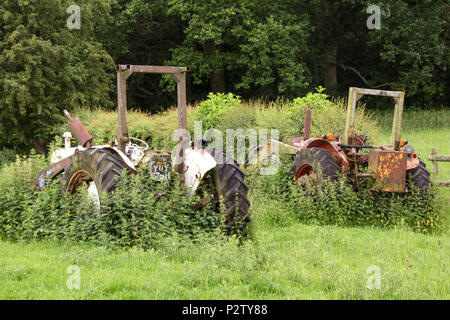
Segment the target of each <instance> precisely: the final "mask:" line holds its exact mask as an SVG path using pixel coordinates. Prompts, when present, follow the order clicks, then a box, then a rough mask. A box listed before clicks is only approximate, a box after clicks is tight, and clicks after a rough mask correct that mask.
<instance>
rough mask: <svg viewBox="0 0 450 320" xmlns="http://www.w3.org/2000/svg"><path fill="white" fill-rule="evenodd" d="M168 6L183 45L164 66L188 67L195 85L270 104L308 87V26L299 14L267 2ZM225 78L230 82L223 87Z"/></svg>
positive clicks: (185, 0) (180, 0) (180, 1)
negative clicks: (180, 25)
mask: <svg viewBox="0 0 450 320" xmlns="http://www.w3.org/2000/svg"><path fill="white" fill-rule="evenodd" d="M170 3H171V5H172V12H174V13H176V14H178V15H179V16H180V17H181V19H182V20H183V21H185V23H186V28H185V29H184V33H185V35H186V36H185V39H184V41H183V42H182V43H181V44H179V45H178V46H177V47H176V48H175V49H174V50H173V54H172V59H171V60H170V63H172V64H183V65H186V64H187V65H189V66H190V67H191V70H192V77H193V80H194V83H195V84H202V83H208V82H209V83H210V85H211V86H210V87H211V90H214V89H215V88H216V89H217V88H220V87H221V86H222V85H223V86H224V87H225V90H226V89H228V90H239V91H240V92H242V93H244V94H245V95H247V96H252V97H255V96H267V97H270V98H275V97H276V96H277V95H278V94H286V95H287V96H292V95H294V94H296V93H297V91H298V90H299V89H304V88H305V87H307V86H308V84H309V78H310V75H309V70H308V67H307V66H306V65H305V63H304V58H305V55H306V54H307V51H306V50H305V48H306V39H307V38H308V36H309V34H310V29H309V22H308V19H307V17H305V15H303V14H292V6H290V5H288V4H287V3H279V2H273V1H267V0H264V1H259V2H253V1H246V0H233V1H224V0H220V1H215V2H211V1H204V0H201V1H198V0H196V1H192V0H172V1H170ZM225 72H226V73H227V74H229V75H230V76H231V79H232V81H231V83H230V85H228V86H227V84H226V81H227V79H230V78H229V77H225V76H224V73H225ZM216 84H218V85H216ZM256 92H257V94H255V93H256Z"/></svg>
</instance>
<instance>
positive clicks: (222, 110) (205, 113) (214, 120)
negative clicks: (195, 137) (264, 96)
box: [197, 92, 241, 130]
mask: <svg viewBox="0 0 450 320" xmlns="http://www.w3.org/2000/svg"><path fill="white" fill-rule="evenodd" d="M240 104H241V99H240V97H239V96H236V95H234V94H232V93H226V94H225V93H212V92H210V93H209V94H208V99H207V100H204V101H202V102H201V103H200V105H199V106H198V110H197V120H200V121H202V124H203V128H204V129H205V130H207V129H211V128H216V127H217V126H218V124H219V123H220V121H221V119H222V117H223V116H224V114H226V113H227V112H229V111H230V109H231V108H232V107H234V106H239V105H240Z"/></svg>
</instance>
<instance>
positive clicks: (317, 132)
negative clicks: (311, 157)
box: [285, 87, 379, 141]
mask: <svg viewBox="0 0 450 320" xmlns="http://www.w3.org/2000/svg"><path fill="white" fill-rule="evenodd" d="M316 90H317V92H315V93H308V94H307V95H306V96H305V97H302V98H296V99H294V101H293V103H292V105H291V106H290V107H289V108H288V110H286V112H285V117H286V124H287V125H289V127H290V128H292V130H290V131H288V134H289V135H298V133H299V132H303V131H304V118H305V111H306V108H307V106H308V105H310V106H311V111H312V117H311V137H320V136H321V135H322V134H327V133H335V134H336V133H343V132H344V128H345V121H346V115H347V104H346V101H345V100H344V99H334V100H329V97H328V96H327V95H326V94H324V93H323V91H324V88H322V87H319V88H317V89H316ZM354 130H355V132H356V133H362V134H365V135H367V136H368V138H369V139H370V140H371V141H377V140H378V138H379V130H378V126H377V123H376V121H375V119H374V116H373V114H370V113H368V112H366V110H365V106H364V105H358V107H357V109H356V112H355V128H354Z"/></svg>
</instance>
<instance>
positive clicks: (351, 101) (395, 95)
mask: <svg viewBox="0 0 450 320" xmlns="http://www.w3.org/2000/svg"><path fill="white" fill-rule="evenodd" d="M364 95H371V96H382V97H391V98H392V99H393V100H394V102H395V110H394V120H393V122H392V133H391V141H390V144H392V145H393V146H394V150H395V151H399V150H400V138H401V133H400V132H401V128H402V113H403V103H404V101H405V92H403V91H387V90H374V89H362V88H356V87H350V89H349V92H348V108H347V119H346V122H345V131H344V135H343V143H344V144H350V136H351V135H352V131H353V128H354V125H355V113H356V104H357V102H358V100H359V99H361V97H362V96H364Z"/></svg>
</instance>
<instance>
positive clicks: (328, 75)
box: [323, 39, 338, 95]
mask: <svg viewBox="0 0 450 320" xmlns="http://www.w3.org/2000/svg"><path fill="white" fill-rule="evenodd" d="M330 42H331V43H330V46H328V47H326V48H325V50H326V53H325V54H326V56H327V65H326V67H325V74H324V79H323V82H324V87H325V88H327V90H328V92H329V93H330V94H332V95H334V94H336V90H337V84H338V83H337V71H336V67H337V65H336V63H337V51H338V41H337V39H332V40H331V41H330Z"/></svg>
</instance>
